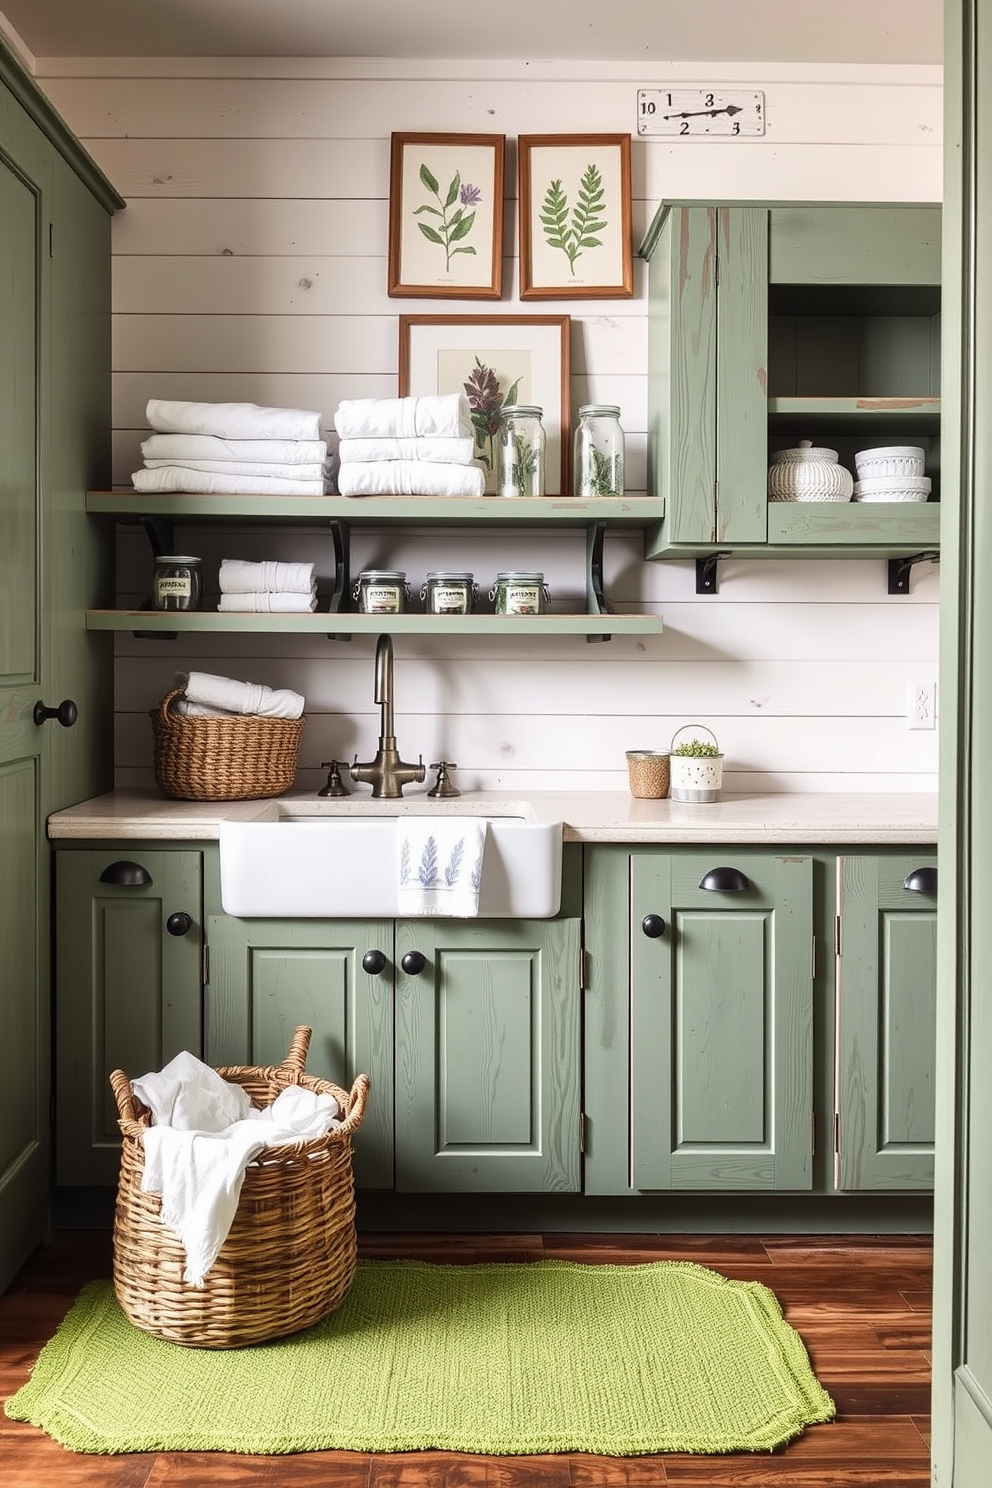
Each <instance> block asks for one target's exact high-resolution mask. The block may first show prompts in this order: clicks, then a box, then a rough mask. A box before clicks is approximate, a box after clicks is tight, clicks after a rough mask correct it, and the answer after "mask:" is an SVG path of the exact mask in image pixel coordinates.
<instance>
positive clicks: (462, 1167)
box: [206, 916, 581, 1193]
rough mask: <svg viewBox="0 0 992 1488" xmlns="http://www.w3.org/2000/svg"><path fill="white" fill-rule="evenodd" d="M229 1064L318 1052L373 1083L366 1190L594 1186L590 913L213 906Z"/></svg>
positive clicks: (340, 1076) (332, 1074)
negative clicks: (587, 1112)
mask: <svg viewBox="0 0 992 1488" xmlns="http://www.w3.org/2000/svg"><path fill="white" fill-rule="evenodd" d="M208 933H209V944H210V978H209V983H208V986H207V993H206V1045H207V1058H208V1059H209V1062H210V1063H211V1064H270V1063H278V1061H279V1060H280V1059H281V1058H282V1056H283V1055H284V1053H285V1051H286V1049H287V1047H288V1043H289V1037H290V1035H291V1033H292V1030H293V1028H294V1027H296V1025H297V1024H300V1023H305V1024H307V1025H309V1026H310V1027H312V1028H313V1030H314V1034H313V1040H312V1042H311V1053H310V1057H309V1059H308V1062H307V1067H308V1069H309V1070H310V1072H311V1073H313V1074H316V1075H319V1076H321V1077H322V1078H325V1079H331V1080H333V1081H335V1083H337V1084H338V1085H345V1084H350V1082H351V1080H352V1079H353V1078H354V1076H355V1074H356V1073H358V1072H360V1071H363V1072H365V1073H367V1074H368V1075H369V1077H370V1080H371V1094H370V1099H369V1103H368V1105H367V1107H366V1116H365V1121H364V1123H363V1126H362V1129H361V1130H360V1131H359V1133H358V1134H357V1137H356V1140H355V1175H356V1182H357V1183H358V1186H359V1187H361V1188H395V1189H396V1190H398V1191H400V1192H408V1193H416V1192H455V1191H457V1192H517V1193H522V1192H540V1191H559V1192H577V1191H578V1189H579V1187H580V1184H581V1167H580V1163H581V1155H580V1117H579V1072H580V991H579V956H580V921H579V920H578V919H561V920H535V921H526V920H523V921H480V922H471V923H469V922H465V921H454V922H452V921H447V920H411V921H402V922H396V923H393V922H392V921H362V922H354V921H345V920H327V921H317V920H295V921H285V922H282V921H278V922H277V921H269V920H236V919H230V918H228V917H227V916H212V917H210V919H209V921H208Z"/></svg>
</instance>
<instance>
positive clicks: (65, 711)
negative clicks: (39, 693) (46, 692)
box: [32, 698, 79, 728]
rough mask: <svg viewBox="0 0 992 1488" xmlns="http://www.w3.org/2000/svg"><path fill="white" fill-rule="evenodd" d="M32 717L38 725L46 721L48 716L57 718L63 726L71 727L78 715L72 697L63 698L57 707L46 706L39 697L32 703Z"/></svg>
mask: <svg viewBox="0 0 992 1488" xmlns="http://www.w3.org/2000/svg"><path fill="white" fill-rule="evenodd" d="M32 717H33V718H34V721H35V723H36V724H38V725H39V727H40V726H41V724H43V723H47V722H48V720H49V719H50V718H57V719H58V721H59V723H60V724H61V725H62V727H63V728H72V725H73V724H74V723H75V721H76V719H77V718H78V717H79V709H78V708H77V707H76V705H75V703H74V702H73V700H72V698H63V699H62V701H61V702H60V703H59V705H58V707H57V708H49V707H47V706H46V704H45V703H43V702H42V701H41V699H40V698H39V699H38V701H37V702H36V703H35V705H34V713H33V714H32Z"/></svg>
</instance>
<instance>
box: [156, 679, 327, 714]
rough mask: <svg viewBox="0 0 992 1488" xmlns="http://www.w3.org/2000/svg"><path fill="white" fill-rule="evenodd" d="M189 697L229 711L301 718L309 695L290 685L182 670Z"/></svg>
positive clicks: (182, 680)
mask: <svg viewBox="0 0 992 1488" xmlns="http://www.w3.org/2000/svg"><path fill="white" fill-rule="evenodd" d="M176 682H177V685H178V686H180V687H182V689H183V690H184V692H185V694H186V699H187V701H188V702H191V703H205V704H208V705H209V706H210V707H212V708H222V709H223V710H224V712H225V713H256V714H258V716H259V717H261V718H301V717H302V715H303V709H304V707H305V706H306V699H305V698H304V697H303V696H302V694H301V693H298V692H293V691H292V689H291V688H289V687H266V686H265V684H264V683H262V682H239V681H238V680H237V679H236V678H234V677H218V676H216V675H215V674H214V673H213V672H190V673H188V674H184V673H180V674H179V676H178V677H177V679H176Z"/></svg>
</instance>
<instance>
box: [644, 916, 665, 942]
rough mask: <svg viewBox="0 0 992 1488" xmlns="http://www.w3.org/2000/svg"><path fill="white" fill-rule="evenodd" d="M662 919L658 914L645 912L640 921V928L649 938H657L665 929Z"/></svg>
mask: <svg viewBox="0 0 992 1488" xmlns="http://www.w3.org/2000/svg"><path fill="white" fill-rule="evenodd" d="M666 928H667V927H666V925H665V922H664V920H663V919H662V918H661V915H659V914H646V915H645V916H644V918H643V920H642V921H641V929H642V930H643V931H644V934H645V935H646V936H647V937H648V939H649V940H659V939H660V938H661V936H662V935H664V933H665V930H666Z"/></svg>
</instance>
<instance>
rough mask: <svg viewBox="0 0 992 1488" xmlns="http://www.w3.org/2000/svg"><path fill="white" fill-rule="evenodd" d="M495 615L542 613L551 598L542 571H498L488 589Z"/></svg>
mask: <svg viewBox="0 0 992 1488" xmlns="http://www.w3.org/2000/svg"><path fill="white" fill-rule="evenodd" d="M489 598H490V599H491V600H492V602H493V610H494V611H495V613H496V614H497V615H543V614H544V609H545V605H546V604H547V602H548V600H549V599H550V598H551V596H550V594H549V593H548V588H547V585H546V584H545V582H544V575H543V573H529V572H522V571H521V572H516V571H513V572H507V573H498V574H497V575H496V581H495V583H494V584H493V587H492V588H491V589H490V591H489Z"/></svg>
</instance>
